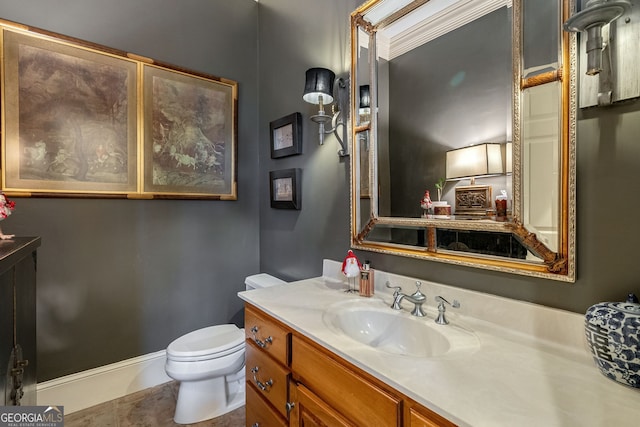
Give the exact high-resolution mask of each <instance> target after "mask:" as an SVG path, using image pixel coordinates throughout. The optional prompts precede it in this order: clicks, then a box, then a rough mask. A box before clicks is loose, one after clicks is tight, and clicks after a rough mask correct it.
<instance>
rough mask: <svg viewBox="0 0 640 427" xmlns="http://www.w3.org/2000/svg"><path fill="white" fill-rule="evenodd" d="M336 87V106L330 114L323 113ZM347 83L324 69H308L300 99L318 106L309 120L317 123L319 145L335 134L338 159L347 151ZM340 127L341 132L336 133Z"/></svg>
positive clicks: (346, 153) (346, 154)
mask: <svg viewBox="0 0 640 427" xmlns="http://www.w3.org/2000/svg"><path fill="white" fill-rule="evenodd" d="M334 85H335V87H336V89H337V90H336V98H337V100H336V104H334V105H333V106H332V114H331V115H329V114H327V113H326V112H325V111H324V107H325V105H329V104H331V103H332V102H333V94H334V92H333V89H334ZM348 92H349V91H348V84H347V81H346V80H345V79H343V78H341V77H339V78H337V79H336V75H335V73H334V72H333V71H331V70H328V69H326V68H309V69H308V70H307V73H306V81H305V85H304V95H302V99H304V100H305V101H307V102H308V103H310V104H316V105H318V106H319V108H318V114H316V115H313V116H311V117H310V118H311V120H313V121H314V122H316V123H318V126H319V137H320V145H322V144H323V143H324V136H325V135H328V134H330V133H333V134H335V136H336V139H337V140H338V143H340V147H341V149H340V150H339V151H338V155H339V156H340V157H344V156H348V155H349V150H348V148H347V145H346V140H347V119H348V116H345V115H346V114H348V111H349V104H348V102H349V98H348V96H349V93H348ZM328 122H331V129H326V130H325V124H327V123H328ZM338 127H341V132H338Z"/></svg>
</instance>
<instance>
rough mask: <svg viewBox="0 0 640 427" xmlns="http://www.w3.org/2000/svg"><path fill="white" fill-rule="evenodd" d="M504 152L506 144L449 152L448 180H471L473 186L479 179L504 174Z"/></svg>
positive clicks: (470, 147)
mask: <svg viewBox="0 0 640 427" xmlns="http://www.w3.org/2000/svg"><path fill="white" fill-rule="evenodd" d="M504 151H505V144H494V143H486V144H478V145H471V146H469V147H464V148H458V149H455V150H450V151H447V156H446V171H447V172H446V177H447V180H451V179H465V178H469V179H470V180H471V184H472V185H473V184H475V179H476V178H477V177H482V176H491V175H500V174H502V173H504V170H505V168H504V154H503V152H504Z"/></svg>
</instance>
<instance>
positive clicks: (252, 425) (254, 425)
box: [251, 423, 260, 427]
mask: <svg viewBox="0 0 640 427" xmlns="http://www.w3.org/2000/svg"><path fill="white" fill-rule="evenodd" d="M251 427H260V424H259V423H253V424H251Z"/></svg>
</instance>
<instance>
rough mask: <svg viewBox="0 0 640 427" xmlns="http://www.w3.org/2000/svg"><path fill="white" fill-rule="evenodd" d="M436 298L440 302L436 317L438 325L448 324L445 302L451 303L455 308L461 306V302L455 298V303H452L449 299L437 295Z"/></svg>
mask: <svg viewBox="0 0 640 427" xmlns="http://www.w3.org/2000/svg"><path fill="white" fill-rule="evenodd" d="M435 300H436V302H437V303H438V317H436V323H437V324H438V325H448V324H449V321H448V320H447V318H446V317H445V315H444V313H445V311H446V307H445V306H444V303H447V304H449V305H450V306H451V307H453V308H460V303H459V302H458V300H455V299H454V300H453V304H451V303H450V302H449V301H447V300H446V299H444V298H443V297H441V296H437V297H436V298H435Z"/></svg>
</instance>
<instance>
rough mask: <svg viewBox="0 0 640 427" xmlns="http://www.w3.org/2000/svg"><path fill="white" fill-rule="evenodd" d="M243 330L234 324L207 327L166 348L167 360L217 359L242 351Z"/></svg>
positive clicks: (183, 337) (178, 339)
mask: <svg viewBox="0 0 640 427" xmlns="http://www.w3.org/2000/svg"><path fill="white" fill-rule="evenodd" d="M244 338H245V337H244V329H240V328H238V327H237V326H236V325H234V324H228V325H216V326H209V327H207V328H202V329H198V330H196V331H193V332H189V333H188V334H186V335H183V336H181V337H180V338H177V339H176V340H174V341H173V342H171V344H169V346H168V347H167V359H171V360H174V361H178V362H182V361H184V362H190V361H199V360H209V359H217V358H220V357H223V356H226V355H228V354H232V353H235V352H238V351H243V350H244Z"/></svg>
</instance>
